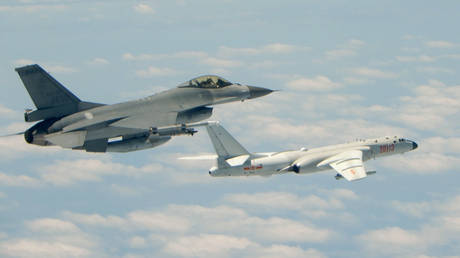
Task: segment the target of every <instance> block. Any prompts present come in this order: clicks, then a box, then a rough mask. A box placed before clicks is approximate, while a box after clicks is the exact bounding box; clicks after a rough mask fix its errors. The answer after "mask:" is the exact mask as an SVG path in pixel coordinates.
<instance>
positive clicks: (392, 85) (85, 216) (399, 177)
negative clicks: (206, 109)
mask: <svg viewBox="0 0 460 258" xmlns="http://www.w3.org/2000/svg"><path fill="white" fill-rule="evenodd" d="M459 9H460V2H458V1H449V0H446V1H413V0H408V1H394V0H389V1H368V0H366V1H364V0H358V1H344V0H334V1H332V0H325V1H315V0H308V1H300V0H299V1H260V0H256V1H237V0H219V1H211V0H203V1H190V0H177V1H174V0H173V1H131V0H126V1H121V0H113V1H109V0H107V1H102V0H101V1H99V0H95V1H85V0H67V1H64V0H60V1H58V0H19V1H13V0H3V1H1V2H0V29H1V32H2V33H1V34H2V36H1V37H0V49H2V50H1V51H0V87H1V89H2V92H3V93H2V94H0V134H10V133H15V132H19V131H23V130H25V129H26V128H28V127H30V126H32V124H27V123H25V122H24V121H23V112H24V110H25V109H27V108H34V106H33V103H32V101H31V100H30V98H29V96H28V94H27V92H26V91H25V89H24V87H23V85H22V83H21V81H20V79H19V77H18V76H17V74H16V72H15V71H14V68H15V67H20V66H23V65H27V64H33V63H38V64H40V65H41V66H42V67H44V68H45V69H46V70H47V71H48V72H49V73H50V74H51V75H52V76H54V77H55V78H56V79H57V80H58V81H60V82H61V83H62V84H63V85H65V86H66V87H67V88H68V89H69V90H71V91H72V92H73V93H74V94H75V95H76V96H78V97H79V98H80V99H82V100H85V101H92V102H100V103H107V104H112V103H118V102H122V101H126V100H132V99H135V98H140V97H145V96H148V95H152V94H154V93H157V92H160V91H162V90H166V89H169V88H173V87H175V86H177V85H178V84H180V83H182V82H184V81H187V80H189V79H191V78H193V77H196V76H199V75H203V74H216V75H219V76H222V77H224V78H226V79H228V80H229V81H232V82H238V83H242V84H248V85H254V86H261V87H267V88H270V89H276V90H279V91H278V92H275V93H272V94H270V95H268V96H266V97H263V98H258V99H253V100H248V101H245V102H243V103H230V104H224V105H219V106H216V107H215V109H214V114H213V117H212V119H213V120H219V121H220V122H221V124H222V125H223V126H224V127H225V128H226V129H227V130H228V131H229V132H230V133H231V134H233V135H234V137H235V138H236V139H238V140H239V141H240V143H241V144H242V145H243V146H245V147H246V148H247V149H248V150H249V151H252V152H270V151H282V150H289V149H299V148H302V147H306V148H313V147H320V146H324V145H328V144H338V143H344V142H348V141H353V140H355V139H361V138H368V137H380V136H386V135H388V136H393V135H398V136H402V137H405V138H408V139H411V140H414V141H416V142H417V143H418V144H419V148H418V149H417V150H415V151H413V152H409V153H405V154H403V155H397V156H390V157H386V158H382V159H378V160H371V161H369V162H367V163H366V164H365V166H366V168H367V169H368V170H376V171H377V174H376V175H373V176H371V177H368V178H366V179H365V180H360V181H357V182H347V181H345V180H335V179H334V175H335V172H334V171H327V172H322V173H317V174H310V175H296V174H285V175H278V176H272V177H268V178H266V177H249V178H246V177H243V178H212V177H210V176H209V175H208V169H209V168H210V167H212V166H213V161H196V160H195V161H193V160H181V159H178V158H180V157H184V156H193V155H197V154H211V153H213V149H212V145H211V143H210V140H209V139H208V136H207V134H206V132H205V131H200V132H199V133H198V134H196V135H195V136H193V137H191V136H181V137H176V138H174V139H173V140H172V141H170V142H168V143H167V144H165V145H162V146H160V147H157V148H154V149H150V150H144V151H138V152H132V153H127V154H91V153H85V152H79V151H71V150H64V149H60V148H57V147H48V148H45V147H38V146H32V145H28V144H27V143H25V142H24V140H23V137H22V136H13V137H7V138H0V256H1V257H125V258H128V257H130V258H131V257H132V258H135V257H459V256H458V255H459V254H460V188H459V182H458V180H457V178H458V173H459V172H460V171H459V168H458V167H459V166H458V165H459V164H460V154H459V153H460V112H459V110H460V78H459V75H458V71H459V70H460V34H459V33H458V24H460V16H459V15H458V10H459Z"/></svg>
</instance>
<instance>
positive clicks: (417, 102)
mask: <svg viewBox="0 0 460 258" xmlns="http://www.w3.org/2000/svg"><path fill="white" fill-rule="evenodd" d="M413 91H414V95H413V96H405V97H401V106H400V107H399V108H398V109H399V111H398V112H397V113H396V114H397V115H396V116H393V118H394V120H395V121H396V120H397V121H398V122H400V123H403V124H405V125H407V126H410V127H415V128H417V129H419V130H428V131H436V132H437V133H438V134H439V133H444V134H451V133H453V132H454V131H455V130H456V128H458V124H459V120H458V117H459V116H458V113H459V110H460V86H446V85H445V84H444V83H442V82H440V81H436V80H430V81H429V83H428V84H426V85H420V86H417V87H416V88H415V89H414V90H413Z"/></svg>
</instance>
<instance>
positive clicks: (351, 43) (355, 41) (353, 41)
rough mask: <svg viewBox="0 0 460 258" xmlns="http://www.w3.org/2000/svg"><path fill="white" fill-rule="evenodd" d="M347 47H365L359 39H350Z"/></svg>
mask: <svg viewBox="0 0 460 258" xmlns="http://www.w3.org/2000/svg"><path fill="white" fill-rule="evenodd" d="M347 45H348V46H349V47H352V48H358V47H362V46H364V45H366V43H365V42H364V41H362V40H359V39H350V40H348V42H347Z"/></svg>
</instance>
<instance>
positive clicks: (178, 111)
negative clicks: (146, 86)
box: [16, 65, 272, 152]
mask: <svg viewBox="0 0 460 258" xmlns="http://www.w3.org/2000/svg"><path fill="white" fill-rule="evenodd" d="M16 71H17V72H18V74H19V76H20V77H21V79H22V81H23V83H24V86H25V87H26V89H27V91H28V92H29V94H30V96H31V98H32V100H33V102H34V104H35V105H36V107H37V109H36V110H34V111H31V110H29V111H26V113H25V114H24V116H25V120H26V121H27V122H34V121H41V122H39V123H37V124H35V125H34V126H32V127H31V128H29V129H28V130H27V131H26V132H25V133H24V136H25V139H26V141H27V142H28V143H31V144H36V145H41V146H48V145H58V146H61V147H64V148H72V149H82V150H86V151H90V152H128V151H134V150H140V149H146V148H153V147H155V146H158V145H160V144H163V143H165V142H167V141H168V140H170V139H171V137H172V136H175V135H182V134H189V135H193V133H195V132H196V131H195V130H194V129H193V128H192V127H191V126H192V125H193V123H195V122H198V121H201V120H204V119H207V118H209V117H210V116H211V115H212V110H213V109H212V107H211V106H212V105H216V104H223V103H228V102H233V101H243V100H245V99H252V98H257V97H260V96H264V95H266V94H269V93H270V92H272V91H271V90H269V89H265V88H261V87H254V86H247V85H241V84H234V83H231V82H229V81H227V80H225V79H223V78H221V77H218V76H213V75H208V76H201V77H197V78H194V79H192V80H189V81H187V82H185V83H182V84H180V85H179V86H177V88H174V89H170V90H166V91H163V92H160V93H157V94H154V95H152V96H149V97H146V98H141V99H138V100H133V101H127V102H123V103H118V104H113V105H105V104H98V103H90V102H84V101H81V100H80V99H78V98H77V97H76V96H75V95H73V94H72V93H71V92H70V91H68V90H67V89H66V88H65V87H64V86H63V85H61V84H60V83H59V82H57V81H56V80H55V79H54V78H53V77H51V76H50V75H49V74H48V73H46V72H45V71H44V70H43V69H42V68H41V67H40V66H38V65H30V66H25V67H20V68H17V69H16Z"/></svg>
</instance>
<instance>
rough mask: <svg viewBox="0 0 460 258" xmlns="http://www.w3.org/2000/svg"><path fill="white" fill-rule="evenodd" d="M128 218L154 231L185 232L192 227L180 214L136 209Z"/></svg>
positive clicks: (140, 226) (131, 221) (137, 224)
mask: <svg viewBox="0 0 460 258" xmlns="http://www.w3.org/2000/svg"><path fill="white" fill-rule="evenodd" d="M127 218H128V220H129V221H130V223H133V224H134V225H136V226H137V227H139V228H142V229H148V230H152V231H157V230H160V231H166V232H185V231H187V230H188V229H189V227H190V224H189V221H188V220H187V219H186V218H182V217H180V214H178V215H177V216H174V215H172V214H168V215H167V214H163V213H161V212H149V211H134V212H131V213H129V214H128V216H127Z"/></svg>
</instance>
